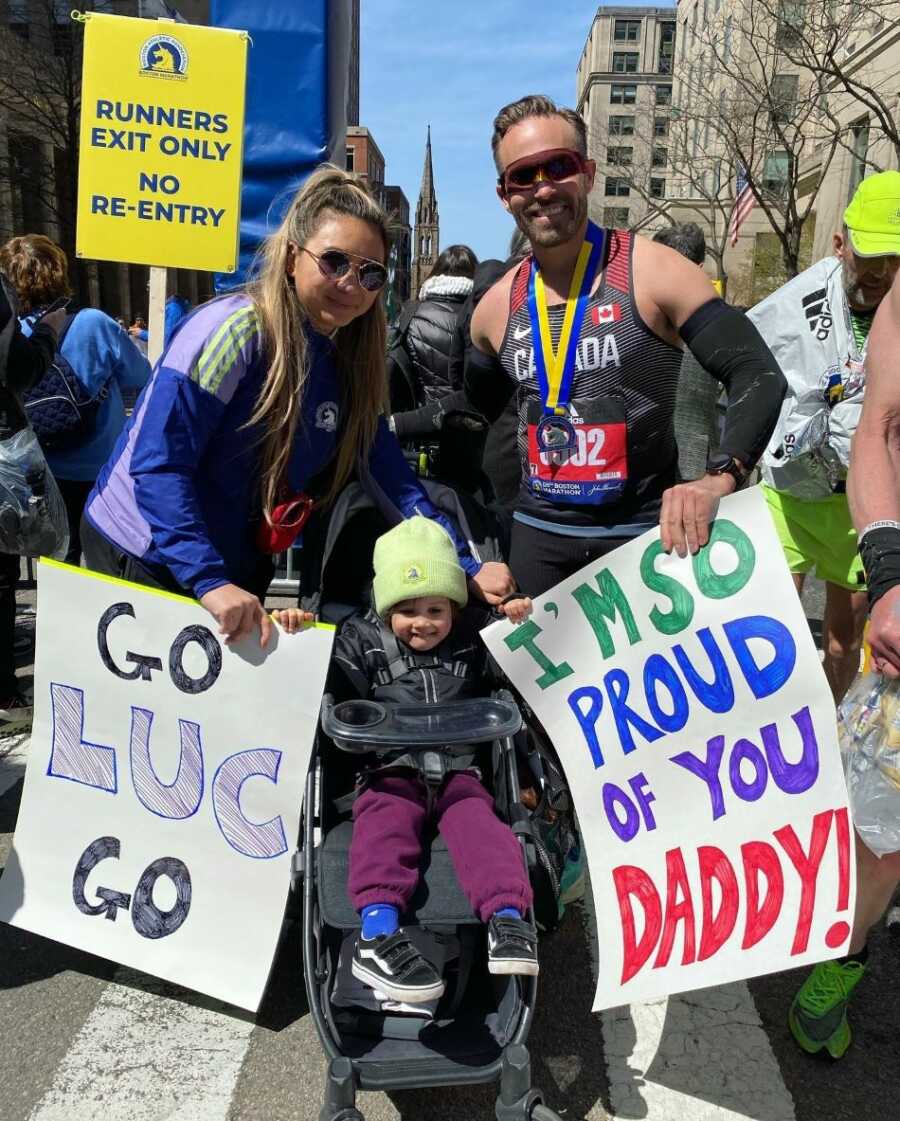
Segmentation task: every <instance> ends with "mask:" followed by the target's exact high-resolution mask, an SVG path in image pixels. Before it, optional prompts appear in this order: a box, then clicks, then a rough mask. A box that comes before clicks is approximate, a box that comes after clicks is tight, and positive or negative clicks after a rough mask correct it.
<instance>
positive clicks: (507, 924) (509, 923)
mask: <svg viewBox="0 0 900 1121" xmlns="http://www.w3.org/2000/svg"><path fill="white" fill-rule="evenodd" d="M488 970H489V972H491V973H527V974H529V975H530V976H532V977H536V976H537V972H538V959H537V934H536V933H535V930H534V927H533V926H532V925H531V924H530V923H527V922H526V921H525V920H524V919H513V918H507V917H506V916H503V915H494V917H493V918H492V919H491V921H490V922H489V923H488Z"/></svg>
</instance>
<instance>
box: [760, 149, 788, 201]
mask: <svg viewBox="0 0 900 1121" xmlns="http://www.w3.org/2000/svg"><path fill="white" fill-rule="evenodd" d="M790 173H791V157H790V156H789V155H788V153H787V152H770V153H769V155H768V156H766V162H765V164H764V165H763V174H762V185H763V189H764V190H766V191H768V192H769V193H770V194H772V195H777V196H778V197H779V198H781V197H783V196H784V194H785V192H786V190H787V185H788V180H789V178H790Z"/></svg>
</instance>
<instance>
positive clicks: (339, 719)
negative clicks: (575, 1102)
mask: <svg viewBox="0 0 900 1121" xmlns="http://www.w3.org/2000/svg"><path fill="white" fill-rule="evenodd" d="M435 497H436V496H435V494H434V493H432V498H435ZM343 501H344V505H343V507H342V508H341V509H337V508H336V509H335V510H334V511H333V512H332V515H331V518H330V519H329V522H330V523H331V524H329V525H327V526H325V525H323V526H322V527H321V529H322V533H323V538H324V540H323V541H320V542H319V545H318V546H316V544H315V541H314V540H312V541H311V542H310V544H311V545H312V550H311V553H310V559H309V561H308V563H310V564H311V565H312V566H313V568H314V569H315V568H318V570H319V572H320V573H321V574H322V575H321V584H320V585H319V584H317V585H316V590H315V591H314V592H313V593H311V594H310V595H305V596H303V597H302V598H301V602H302V603H304V605H308V604H312V605H313V606H315V608H316V609H317V610H318V611H319V613H320V615H321V617H322V618H324V619H326V620H327V621H332V622H339V621H340V620H341V619H342V618H343V617H346V615H347V614H348V613H349V611H350V610H351V609H355V608H356V606H358V605H359V604H360V603H361V602H363V600H364V598H365V593H364V592H363V593H362V594H361V595H360V594H359V592H357V595H356V596H354V597H352V599H351V597H350V596H349V595H348V590H349V589H348V577H347V574H346V572H345V565H344V564H343V563H341V564H339V565H337V566H334V567H335V568H336V569H337V570H338V572H339V576H338V578H337V583H338V587H337V589H335V587H334V582H333V581H331V582H330V581H329V580H328V579H327V578H326V573H327V571H328V560H329V558H330V557H331V556H333V555H334V554H335V550H337V553H338V555H339V556H340V558H341V561H342V562H343V559H344V557H345V556H347V557H348V561H349V560H350V559H351V558H352V560H353V562H354V565H356V575H357V577H359V576H363V575H364V574H370V573H371V564H370V561H369V562H368V563H367V564H366V563H362V564H358V563H357V562H358V559H359V557H360V554H363V553H365V555H366V557H367V558H371V550H372V546H373V544H374V539H375V537H376V536H377V535H378V533H379V532H381V530H382V528H383V523H382V524H379V518H378V516H377V514H375V512H374V511H373V510H372V509H371V506H370V504H369V503H367V502H366V500H365V499H364V498H363V496H362V495H361V494H360V493H358V492H356V491H355V488H350V492H349V493H348V494H347V495H345V498H344V500H343ZM445 501H449V502H450V503H451V504H452V502H453V499H452V498H450V499H445ZM351 512H352V514H353V515H354V516H353V518H352V521H351V518H350V514H351ZM456 513H457V515H459V514H460V511H459V510H457V511H456ZM336 518H337V519H338V521H339V524H338V525H337V526H336V525H335V524H334V522H335V519H336ZM458 520H459V517H458ZM461 524H462V527H463V529H464V532H466V533H467V536H469V537H470V540H472V529H471V525H470V524H469V522H468V519H466V518H465V515H464V514H463V515H462V522H461ZM351 526H352V527H353V535H352V547H351V548H350V549H349V552H348V548H347V545H346V540H347V538H346V537H345V535H344V534H343V533H342V530H349V529H350V527H351ZM373 531H374V532H373ZM475 536H476V537H477V536H478V534H477V533H476V534H475ZM365 537H367V538H368V549H367V551H366V550H365V549H364V548H363V545H362V539H363V538H365ZM319 566H320V567H319ZM351 567H353V566H351ZM309 575H310V574H309V573H307V580H308V579H309ZM330 583H331V584H332V586H331V587H330V586H329V584H330ZM305 586H306V588H309V587H310V584H309V583H308V582H307V583H306V584H305ZM335 590H337V591H338V594H339V597H340V599H341V600H342V601H343V602H342V603H341V602H336V601H335V598H334V593H335ZM521 725H522V720H521V716H520V713H519V709H518V708H517V706H516V703H515V701H514V699H513V697H512V696H511V695H510V694H509V693H507V692H505V691H504V692H498V693H496V694H495V695H494V696H493V697H491V698H484V699H480V700H471V699H469V700H465V701H461V702H459V703H457V704H453V705H444V706H433V707H429V708H427V709H422V708H417V707H416V706H409V705H394V706H389V705H382V704H379V703H376V702H372V701H359V700H353V701H345V702H343V703H339V704H335V703H334V701H333V699H332V698H331V697H326V698H325V699H324V702H323V706H322V717H321V723H320V729H319V733H318V735H317V739H316V744H315V747H314V751H313V757H312V761H311V764H310V771H309V775H308V777H307V783H306V792H305V798H304V805H303V813H302V819H301V839H300V844H301V848H300V849H299V851H298V852H297V854H296V857H295V865H294V867H295V881H294V882H295V889H296V890H297V891H298V892H299V893H301V896H302V916H303V968H304V980H305V985H306V991H307V997H308V1000H309V1007H310V1010H311V1013H312V1017H313V1021H314V1023H315V1025H316V1030H317V1031H318V1034H319V1038H320V1039H321V1041H322V1046H323V1049H324V1051H325V1054H326V1056H327V1059H328V1071H327V1076H326V1086H325V1101H324V1104H323V1106H322V1108H321V1111H320V1113H319V1118H320V1121H362V1114H361V1113H360V1112H359V1110H358V1109H357V1108H356V1104H355V1103H356V1093H357V1091H358V1090H400V1089H414V1088H427V1087H440V1086H457V1085H466V1084H476V1083H487V1082H494V1081H497V1080H498V1079H499V1082H500V1090H499V1095H498V1097H497V1101H496V1107H495V1111H496V1117H497V1118H498V1121H528V1119H529V1118H531V1119H533V1121H554V1119H556V1121H558V1115H557V1114H556V1113H554V1112H553V1110H551V1109H549V1108H547V1107H546V1106H545V1105H544V1104H543V1101H542V1095H541V1093H540V1091H539V1090H537V1089H535V1088H533V1087H532V1085H531V1071H530V1060H529V1056H528V1051H527V1048H526V1042H527V1039H528V1033H529V1030H530V1027H531V1022H532V1017H533V1011H534V1007H535V999H536V993H537V979H536V978H535V977H520V976H497V975H492V974H490V973H489V972H488V970H487V954H486V946H485V942H486V940H485V934H484V928H483V927H482V925H481V923H480V921H479V920H478V918H477V917H476V916H475V915H474V914H473V913H472V911H471V908H470V906H469V904H468V901H467V900H466V898H465V896H464V895H463V894H462V891H461V889H460V887H459V885H458V883H457V881H456V877H455V874H454V871H453V866H452V863H451V860H450V856H449V853H448V852H447V849H446V847H445V844H444V841H443V839H442V838H440V837H439V836H434V837H432V838H431V840H430V844H429V843H428V841H427V840H426V845H425V850H426V851H425V855H424V859H423V871H422V877H421V880H420V884H419V888H418V890H417V893H416V895H415V897H414V898H413V901H412V903H411V905H410V908H409V913H408V914H407V916H406V918H405V920H404V929H406V930H407V931H408V932H409V933H410V935H411V937H412V938H413V939H414V941H416V943H417V944H418V945H419V948H420V949H421V950H422V952H423V953H425V955H426V956H427V957H428V958H429V960H431V961H432V962H433V964H435V965H436V966H438V967H441V966H443V973H444V978H445V982H446V989H445V992H444V995H443V996H442V997H441V998H440V1001H439V1002H437V1003H436V1005H435V1006H432V1007H431V1008H428V1007H427V1006H422V1005H419V1006H417V1007H415V1008H411V1007H408V1006H402V1005H401V1006H397V1005H396V1004H395V1003H394V1002H391V1001H388V1000H386V999H379V998H378V996H377V994H375V993H374V992H373V990H371V989H366V988H365V987H363V986H360V985H359V983H358V982H356V981H355V979H354V978H353V977H352V973H351V970H350V958H351V956H352V949H353V942H354V940H355V937H356V933H357V931H358V929H359V916H358V915H357V913H356V911H355V910H354V909H353V907H352V905H351V903H350V901H349V899H348V897H347V875H348V862H349V847H350V838H351V830H352V822H351V819H350V813H349V805H348V800H347V797H346V796H347V795H348V793H350V792H352V789H353V784H354V778H355V775H356V772H357V771H358V770H359V762H360V760H359V753H360V752H366V751H371V750H373V748H375V747H384V746H386V745H388V744H390V745H402V746H403V747H404V748H405V749H407V750H410V749H416V750H422V751H424V752H427V751H428V750H429V749H431V750H432V751H433V750H434V748H435V746H437V745H439V746H441V747H442V748H443V747H448V746H449V747H450V749H451V750H452V745H453V744H469V745H471V744H478V745H479V765H480V767H481V771H482V774H484V775H485V776H490V778H491V785H492V789H493V793H494V798H495V803H496V805H497V809H498V813H500V816H501V817H503V818H504V819H505V820H507V821H508V822H509V823H510V825H511V826H512V828H513V830H514V832H516V833H517V834H518V836H519V838H520V841H521V844H522V859H523V861H525V862H526V863H527V864H528V865H529V866H534V865H535V864H536V863H539V862H538V861H537V858H536V855H535V851H534V844H533V841H532V829H531V824H530V821H529V814H528V812H527V811H526V809H525V808H524V807H523V806H522V805H521V804H520V801H519V798H520V790H519V771H518V766H517V758H516V745H515V742H514V737H516V735H517V734H518V733H519V732H520V729H521ZM360 990H362V991H360Z"/></svg>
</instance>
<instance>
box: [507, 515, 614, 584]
mask: <svg viewBox="0 0 900 1121" xmlns="http://www.w3.org/2000/svg"><path fill="white" fill-rule="evenodd" d="M633 540H634V538H633V537H569V536H563V535H562V534H561V533H550V532H548V531H547V530H545V529H537V528H536V527H535V526H531V525H526V524H525V523H524V522H520V521H513V528H512V542H511V544H510V550H509V567H510V568H511V569H512V574H513V576H514V577H515V581H516V583H517V584H518V586H519V589H520V590H521V591H523V592H525V594H526V595H529V596H539V595H542V594H543V593H544V592H546V591H549V589H550V588H552V587H554V586H555V585H556V584H558V583H560V581H561V580H565V579H566V578H567V577H569V576H571V575H573V573H575V572H577V571H578V570H579V569H580V568H584V566H585V565H586V564H589V563H590V562H591V561H595V560H597V559H598V557H605V556H606V554H607V553H611V552H612V551H613V549H618V547H619V546H620V545H624V544H625V543H626V542H627V541H633Z"/></svg>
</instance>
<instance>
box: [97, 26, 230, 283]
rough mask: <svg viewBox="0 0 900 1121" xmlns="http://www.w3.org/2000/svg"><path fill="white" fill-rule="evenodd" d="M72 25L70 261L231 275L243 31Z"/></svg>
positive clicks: (205, 28)
mask: <svg viewBox="0 0 900 1121" xmlns="http://www.w3.org/2000/svg"><path fill="white" fill-rule="evenodd" d="M82 18H83V19H84V21H85V35H84V64H83V77H82V99H81V100H82V111H81V154H80V165H79V175H78V230H77V239H76V246H77V253H78V256H79V257H93V258H98V259H100V260H105V261H127V262H130V263H133V264H142V265H157V266H164V267H169V268H183V269H205V270H209V271H217V272H233V271H234V269H235V266H236V261H237V239H238V229H239V225H240V199H241V165H242V159H243V151H242V149H243V132H244V87H245V83H246V73H247V43H248V42H249V37H248V35H247V34H246V32H243V31H230V30H226V29H223V28H213V27H195V26H193V25H188V24H181V23H177V24H176V23H169V22H167V21H157V20H143V19H130V18H127V17H124V16H108V15H102V14H98V13H93V12H88V13H86V14H85V16H84V17H82Z"/></svg>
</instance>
